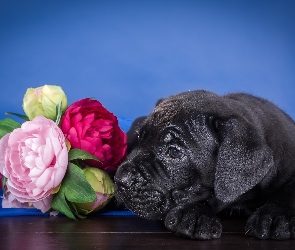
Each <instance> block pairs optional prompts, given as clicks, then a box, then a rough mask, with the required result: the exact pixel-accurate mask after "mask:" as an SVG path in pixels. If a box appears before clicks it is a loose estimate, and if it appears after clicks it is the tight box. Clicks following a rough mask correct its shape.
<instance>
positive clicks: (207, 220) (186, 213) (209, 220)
mask: <svg viewBox="0 0 295 250" xmlns="http://www.w3.org/2000/svg"><path fill="white" fill-rule="evenodd" d="M165 226H166V227H167V228H168V229H169V230H171V231H172V232H174V233H175V234H176V235H177V236H182V237H187V238H191V239H198V240H209V239H217V238H219V237H220V236H221V232H222V225H221V222H220V220H219V218H218V217H217V216H216V215H215V214H214V213H213V212H212V211H211V209H210V207H209V206H208V205H206V204H205V203H198V204H194V205H192V204H190V205H187V206H181V205H180V206H177V207H175V208H173V209H171V210H170V211H169V212H168V214H167V216H166V218H165Z"/></svg>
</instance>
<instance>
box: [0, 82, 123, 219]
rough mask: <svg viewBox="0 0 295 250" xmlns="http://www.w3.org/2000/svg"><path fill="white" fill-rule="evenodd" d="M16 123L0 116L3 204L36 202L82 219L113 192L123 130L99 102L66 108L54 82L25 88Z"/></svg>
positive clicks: (87, 101)
mask: <svg viewBox="0 0 295 250" xmlns="http://www.w3.org/2000/svg"><path fill="white" fill-rule="evenodd" d="M23 109H24V112H25V114H26V115H19V114H15V113H10V112H9V113H7V114H10V115H16V116H18V117H20V118H22V119H24V120H25V122H24V123H22V124H20V123H18V122H16V121H14V120H12V119H10V118H7V119H4V120H2V121H0V138H1V139H0V177H2V178H1V179H2V189H3V200H2V207H3V208H20V207H27V208H29V207H35V208H38V209H40V210H41V211H42V212H43V213H45V212H51V213H52V214H55V213H57V212H61V213H63V214H64V215H66V216H68V217H69V218H72V219H76V218H85V216H86V215H87V214H89V213H91V212H93V211H97V210H99V209H101V208H103V207H104V206H105V205H106V204H107V203H108V202H109V201H110V199H111V198H112V197H113V196H114V184H113V181H112V179H111V177H110V176H109V175H108V173H114V172H115V171H116V168H117V166H118V165H119V163H120V162H121V161H122V159H123V158H124V156H125V152H126V147H127V146H126V141H127V136H126V134H125V133H124V132H123V131H122V130H121V129H120V127H119V126H118V120H117V118H116V117H115V116H114V115H113V114H112V113H110V112H109V111H108V110H107V109H105V108H104V107H103V106H102V104H101V103H100V102H98V101H97V100H93V99H90V98H86V99H82V100H80V101H77V102H75V103H73V104H72V105H70V106H69V107H68V103H67V97H66V95H65V93H64V91H63V90H62V89H61V87H59V86H52V85H44V86H42V87H39V88H36V89H34V88H29V89H28V90H27V92H26V94H25V96H24V99H23Z"/></svg>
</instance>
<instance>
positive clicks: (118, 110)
mask: <svg viewBox="0 0 295 250" xmlns="http://www.w3.org/2000/svg"><path fill="white" fill-rule="evenodd" d="M0 83H1V91H0V97H1V98H0V118H1V119H2V118H4V117H6V116H5V115H4V112H5V111H13V112H18V113H23V111H22V107H21V105H22V98H23V95H24V93H25V91H26V89H27V88H28V87H38V86H41V85H44V84H55V85H60V86H61V87H62V88H63V89H64V91H65V92H66V94H67V96H68V99H69V103H73V102H74V101H77V100H78V99H81V98H84V97H95V98H96V99H98V100H99V101H101V102H102V103H103V105H104V106H105V107H106V108H108V109H109V110H110V111H111V112H113V113H114V114H115V115H117V116H120V117H126V118H132V119H133V118H135V117H137V116H140V115H145V114H148V113H149V112H150V111H151V110H152V108H153V107H154V104H155V102H156V101H157V100H158V99H159V98H162V97H166V96H168V95H171V94H175V93H178V92H181V91H187V90H193V89H207V90H211V91H214V92H216V93H218V94H225V93H228V92H234V91H243V92H248V93H252V94H255V95H258V96H262V97H264V98H267V99H269V100H271V101H273V102H274V103H276V104H277V105H279V106H280V107H281V108H282V109H283V110H285V111H286V112H287V113H288V114H290V115H291V116H292V118H293V119H294V118H295V98H294V94H295V1H292V0H291V1H286V0H278V1H273V0H266V1H259V0H244V1H243V0H240V1H229V0H215V1H214V0H212V1H210V0H207V1H206V0H204V1H198V0H195V1H188V0H187V1H186V0H179V1H174V0H168V1H164V0H162V1H161V0H157V1H154V0H149V1H142V0H136V1H131V0H124V1H115V0H114V1H111V0H109V1H99V0H98V1H90V0H81V1H75V0H65V1H62V0H59V1H56V0H51V1H42V0H35V1H33V0H25V1H21V0H19V1H16V0H0Z"/></svg>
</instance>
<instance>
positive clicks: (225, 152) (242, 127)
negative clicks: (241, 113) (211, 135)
mask: <svg viewBox="0 0 295 250" xmlns="http://www.w3.org/2000/svg"><path fill="white" fill-rule="evenodd" d="M261 133H262V132H261V131H258V129H257V128H254V127H253V126H252V125H251V124H250V123H249V122H247V121H246V120H244V119H243V120H242V119H241V118H239V120H237V119H234V118H233V119H230V120H227V121H225V122H219V125H218V135H219V142H220V145H219V153H218V158H217V165H216V173H215V186H214V190H215V195H216V198H217V199H219V200H220V201H222V202H224V203H231V202H233V201H235V200H237V198H238V197H239V196H241V195H242V194H244V193H246V192H247V191H248V190H250V189H251V188H253V187H254V186H255V185H256V184H258V183H259V182H260V181H261V180H262V179H263V178H264V177H265V176H266V174H267V173H268V171H269V170H270V169H271V168H272V167H273V165H274V162H273V156H272V150H271V149H270V148H269V147H268V146H267V144H266V143H265V141H264V138H263V137H262V135H261Z"/></svg>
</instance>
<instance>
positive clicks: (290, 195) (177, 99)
mask: <svg viewBox="0 0 295 250" xmlns="http://www.w3.org/2000/svg"><path fill="white" fill-rule="evenodd" d="M115 183H116V196H117V199H118V200H121V201H123V202H124V204H125V205H126V207H127V208H129V209H130V210H132V211H134V212H135V213H136V214H138V215H139V216H142V217H144V218H147V219H160V220H164V223H165V226H166V227H167V228H168V229H169V230H171V231H173V232H175V233H176V235H178V236H184V237H188V238H192V239H215V238H219V237H220V235H221V232H222V225H221V222H220V220H219V218H218V216H217V215H216V214H217V213H219V212H220V211H224V210H225V209H231V210H235V209H238V210H243V211H245V213H247V214H249V215H250V216H249V218H248V221H247V224H246V228H245V231H246V234H247V235H249V236H255V237H257V238H259V239H278V240H283V239H289V238H295V123H294V122H293V120H292V119H291V118H290V117H289V116H288V115H287V114H285V113H284V112H283V111H281V110H280V109H279V108H278V107H276V106H275V105H274V104H272V103H270V102H268V101H266V100H264V99H261V98H257V97H254V96H252V95H248V94H243V93H235V94H228V95H224V96H219V95H216V94H214V93H211V92H207V91H189V92H184V93H181V94H178V95H175V96H171V97H168V98H166V99H163V100H161V101H160V102H159V103H158V105H157V106H156V107H155V109H154V110H153V111H152V112H151V114H150V115H149V116H148V117H147V118H146V119H145V120H144V122H143V123H142V126H141V128H140V130H139V134H138V145H136V146H135V147H134V149H133V150H132V151H131V152H130V154H129V156H128V157H127V159H126V161H125V162H124V163H122V164H121V166H120V167H119V169H118V171H117V173H116V176H115Z"/></svg>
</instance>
